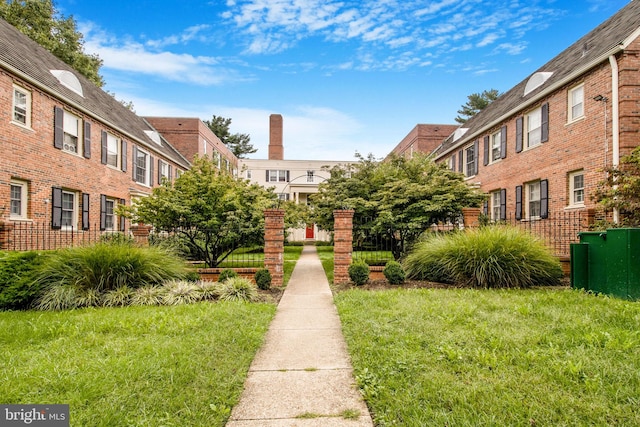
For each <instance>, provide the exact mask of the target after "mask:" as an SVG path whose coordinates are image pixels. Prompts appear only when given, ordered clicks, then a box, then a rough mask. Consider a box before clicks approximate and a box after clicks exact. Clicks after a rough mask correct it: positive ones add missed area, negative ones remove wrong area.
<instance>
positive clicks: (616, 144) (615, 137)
mask: <svg viewBox="0 0 640 427" xmlns="http://www.w3.org/2000/svg"><path fill="white" fill-rule="evenodd" d="M609 64H610V65H611V144H612V151H613V152H612V153H611V156H612V159H611V160H612V162H611V164H612V166H613V168H614V169H617V168H618V167H619V166H620V112H619V105H618V103H619V101H620V93H619V76H618V61H617V60H616V57H615V55H611V56H609ZM617 187H618V186H617V185H614V186H613V188H614V190H615V189H616V188H617ZM618 214H619V213H618V209H617V208H614V209H613V222H614V224H617V223H618V221H619V216H618Z"/></svg>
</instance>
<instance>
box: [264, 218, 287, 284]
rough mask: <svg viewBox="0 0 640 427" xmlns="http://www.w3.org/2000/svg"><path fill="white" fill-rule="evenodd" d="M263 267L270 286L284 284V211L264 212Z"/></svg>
mask: <svg viewBox="0 0 640 427" xmlns="http://www.w3.org/2000/svg"><path fill="white" fill-rule="evenodd" d="M264 267H265V268H266V269H267V270H269V273H271V285H272V286H282V285H283V284H284V209H267V210H265V211H264Z"/></svg>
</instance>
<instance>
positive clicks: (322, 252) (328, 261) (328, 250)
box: [316, 246, 333, 283]
mask: <svg viewBox="0 0 640 427" xmlns="http://www.w3.org/2000/svg"><path fill="white" fill-rule="evenodd" d="M316 250H317V251H318V257H319V258H320V262H321V263H322V268H324V274H326V276H327V280H328V281H329V283H333V246H316Z"/></svg>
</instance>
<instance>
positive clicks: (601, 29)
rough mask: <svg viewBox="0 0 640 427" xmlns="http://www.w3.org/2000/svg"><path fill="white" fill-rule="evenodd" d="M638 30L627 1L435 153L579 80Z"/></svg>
mask: <svg viewBox="0 0 640 427" xmlns="http://www.w3.org/2000/svg"><path fill="white" fill-rule="evenodd" d="M639 30H640V1H638V0H636V1H631V2H630V3H629V4H628V5H626V6H625V7H623V8H622V9H620V10H619V11H618V12H617V13H616V14H615V15H613V16H612V17H611V18H609V19H608V20H606V21H605V22H603V23H602V24H600V25H599V26H598V27H596V28H595V29H593V30H592V31H591V32H589V33H588V34H587V35H585V36H584V37H582V38H581V39H580V40H578V41H577V42H575V43H574V44H572V45H571V46H570V47H569V48H567V49H566V50H564V51H563V52H561V53H560V54H559V55H558V56H556V57H555V58H553V59H552V60H550V61H549V62H547V63H546V64H544V65H543V66H542V67H540V68H539V69H537V70H536V71H535V72H534V73H532V74H531V75H530V76H528V77H527V78H526V79H525V80H523V81H521V82H520V83H518V84H517V85H516V86H514V87H513V88H511V89H510V90H509V91H507V92H505V93H504V94H503V95H501V96H500V97H498V98H497V99H496V100H495V101H493V102H492V103H491V104H489V105H488V106H487V107H486V108H485V109H484V110H482V111H481V112H479V113H478V114H476V115H475V116H474V117H472V118H471V119H469V120H468V121H467V122H466V123H465V124H464V125H462V126H461V128H466V129H468V130H467V132H466V133H465V134H464V136H463V137H461V138H460V139H458V140H456V141H454V136H453V135H450V136H449V137H448V138H447V139H446V140H445V141H444V142H443V144H442V145H441V146H440V147H438V148H437V149H436V150H435V152H434V153H435V155H436V157H441V156H444V155H446V154H448V153H449V152H451V151H452V150H454V149H456V148H458V147H459V146H461V145H464V144H467V143H469V142H470V141H472V140H474V139H476V138H478V137H479V136H481V135H482V134H483V133H486V132H487V131H489V130H490V129H491V128H493V127H495V126H497V125H498V124H500V123H501V122H503V121H504V120H506V119H508V118H509V117H510V116H512V115H514V114H516V113H517V112H518V111H520V110H522V109H525V108H527V107H528V106H529V105H532V104H534V103H535V102H537V101H539V100H540V99H541V98H543V97H545V96H547V95H549V94H550V93H552V92H554V91H555V90H557V89H558V88H560V87H562V86H563V85H566V84H567V83H569V82H570V81H571V80H574V79H575V78H577V77H579V76H580V75H582V74H584V73H585V72H587V71H588V70H590V69H592V68H594V67H595V66H597V65H598V64H600V63H602V62H603V61H606V60H607V58H608V57H609V56H610V55H612V54H614V53H616V52H619V51H621V50H623V49H624V47H625V42H629V41H630V39H634V38H636V37H637V36H638V32H639ZM547 72H551V73H553V74H552V75H551V76H550V77H549V76H545V77H548V78H547V79H546V80H545V81H544V83H543V84H542V85H540V86H539V87H537V88H536V89H534V90H532V91H531V92H529V93H527V94H526V95H525V87H526V85H527V82H528V81H529V79H530V78H531V76H534V75H536V74H537V73H547Z"/></svg>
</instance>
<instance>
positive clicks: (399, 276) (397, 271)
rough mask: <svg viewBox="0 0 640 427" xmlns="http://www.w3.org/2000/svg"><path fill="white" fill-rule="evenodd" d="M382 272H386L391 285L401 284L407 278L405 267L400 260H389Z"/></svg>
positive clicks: (385, 274) (385, 275)
mask: <svg viewBox="0 0 640 427" xmlns="http://www.w3.org/2000/svg"><path fill="white" fill-rule="evenodd" d="M382 274H384V277H386V279H387V281H388V282H389V283H390V284H391V285H399V284H401V283H404V280H405V279H406V273H405V272H404V268H402V265H400V263H399V262H398V261H389V262H387V264H386V265H385V266H384V269H383V270H382Z"/></svg>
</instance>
